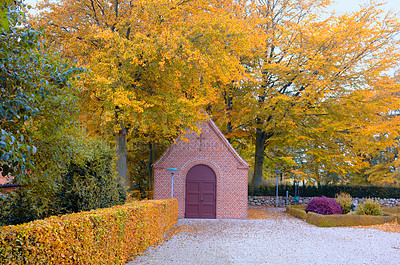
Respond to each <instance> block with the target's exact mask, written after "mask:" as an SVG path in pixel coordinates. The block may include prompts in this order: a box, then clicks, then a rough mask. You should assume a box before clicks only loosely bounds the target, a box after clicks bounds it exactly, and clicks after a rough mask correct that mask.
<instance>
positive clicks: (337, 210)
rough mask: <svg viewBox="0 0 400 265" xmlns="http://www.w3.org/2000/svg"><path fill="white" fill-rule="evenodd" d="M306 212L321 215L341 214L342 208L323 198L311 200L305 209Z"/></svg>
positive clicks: (329, 199)
mask: <svg viewBox="0 0 400 265" xmlns="http://www.w3.org/2000/svg"><path fill="white" fill-rule="evenodd" d="M306 212H314V213H318V214H323V215H330V214H342V207H341V206H340V204H339V203H337V202H336V201H335V200H334V199H332V198H327V197H325V196H322V197H318V198H313V199H312V200H311V201H310V202H309V203H308V205H307V207H306Z"/></svg>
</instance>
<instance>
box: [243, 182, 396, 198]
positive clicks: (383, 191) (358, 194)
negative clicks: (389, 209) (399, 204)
mask: <svg viewBox="0 0 400 265" xmlns="http://www.w3.org/2000/svg"><path fill="white" fill-rule="evenodd" d="M278 189H279V196H286V191H289V195H291V196H294V186H293V185H279V187H278ZM299 191H300V196H301V197H321V196H326V197H330V198H335V195H336V194H339V193H341V192H345V193H348V194H350V195H351V196H352V197H355V198H368V197H377V198H382V199H384V198H400V187H382V186H351V185H320V186H319V187H317V186H300V187H299ZM275 194H276V186H268V185H263V186H261V187H260V188H259V189H256V190H254V189H252V188H251V187H249V196H275Z"/></svg>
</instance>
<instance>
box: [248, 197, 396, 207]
mask: <svg viewBox="0 0 400 265" xmlns="http://www.w3.org/2000/svg"><path fill="white" fill-rule="evenodd" d="M312 198H314V197H300V198H299V201H298V202H295V198H294V197H292V196H289V197H288V198H286V197H282V196H279V197H278V206H279V207H285V206H287V205H294V204H308V203H309V202H310V201H311V199H312ZM355 199H357V200H358V203H359V204H360V203H363V202H364V200H365V198H353V200H355ZM372 199H373V200H374V201H378V202H380V204H381V205H382V206H389V207H394V206H400V199H380V198H372ZM275 203H276V197H275V196H249V205H263V206H275Z"/></svg>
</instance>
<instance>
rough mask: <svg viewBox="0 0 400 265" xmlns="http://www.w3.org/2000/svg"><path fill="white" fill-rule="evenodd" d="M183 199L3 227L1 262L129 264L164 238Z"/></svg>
mask: <svg viewBox="0 0 400 265" xmlns="http://www.w3.org/2000/svg"><path fill="white" fill-rule="evenodd" d="M177 220H178V201H177V200H176V199H168V200H163V201H146V202H136V203H130V204H125V205H121V206H114V207H112V208H105V209H97V210H92V211H89V212H80V213H73V214H67V215H62V216H53V217H50V218H46V219H45V220H36V221H34V222H30V223H26V224H22V225H18V226H6V227H1V228H0V242H1V244H0V264H4V265H6V264H125V263H126V262H127V261H131V260H133V259H134V258H135V256H137V255H140V254H142V253H143V252H144V251H145V250H146V248H147V247H149V246H151V245H154V244H157V243H160V242H162V240H163V236H164V234H165V233H166V232H168V231H169V230H170V229H171V228H172V227H173V226H174V225H175V224H176V221H177Z"/></svg>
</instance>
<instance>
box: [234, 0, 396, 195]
mask: <svg viewBox="0 0 400 265" xmlns="http://www.w3.org/2000/svg"><path fill="white" fill-rule="evenodd" d="M329 3H330V1H324V0H320V1H314V0H312V1H311V0H301V1H297V0H296V1H294V0H260V1H255V4H256V5H257V6H258V12H259V13H258V14H259V15H260V16H261V17H262V18H264V20H263V23H262V24H260V25H259V28H260V30H262V31H263V33H264V34H265V37H266V39H267V42H266V45H265V46H264V47H263V48H262V49H261V50H259V53H258V54H255V56H254V57H253V62H257V63H258V65H259V67H258V69H261V78H260V82H259V83H258V84H254V83H253V84H249V85H245V84H243V85H242V86H241V90H242V95H241V96H240V98H237V99H234V102H235V103H236V104H239V106H243V107H237V108H236V110H237V111H238V112H239V113H238V114H235V115H236V117H238V120H237V121H235V123H236V125H235V126H236V128H240V129H241V130H244V131H247V132H248V131H252V130H254V132H255V159H254V160H255V166H254V176H253V179H252V187H253V188H257V187H259V185H260V183H261V179H262V174H263V169H264V165H265V164H264V161H266V162H267V163H268V165H269V166H270V167H272V168H274V169H275V168H277V167H278V166H279V165H284V164H286V166H290V167H291V168H293V166H294V170H291V171H292V172H293V173H296V174H300V175H305V174H307V175H308V177H310V178H313V179H314V181H316V182H318V181H320V177H321V174H322V173H324V174H325V173H326V172H332V173H337V174H341V175H342V177H345V176H346V172H349V171H350V172H353V171H358V170H360V168H362V167H363V166H364V165H365V159H366V157H368V156H369V155H370V154H371V153H373V152H376V150H377V149H378V150H384V149H385V148H387V147H389V146H393V145H395V144H396V143H397V142H396V139H398V133H399V130H398V128H399V119H398V117H396V116H391V115H388V113H389V112H390V111H391V110H392V109H393V108H396V107H395V106H398V105H399V93H398V92H399V86H398V85H397V84H395V83H394V82H393V79H391V78H390V77H389V74H388V71H390V69H394V68H395V67H396V66H398V59H399V47H400V46H399V42H398V38H397V37H398V34H399V29H400V24H399V21H398V19H397V18H396V16H395V14H393V13H391V12H388V13H383V11H382V10H380V4H379V3H376V2H370V3H369V4H366V5H365V6H363V7H362V8H361V9H360V10H359V11H357V12H353V13H348V14H344V15H334V14H333V15H331V16H326V17H328V18H323V17H322V16H320V14H323V10H324V8H325V7H326V6H327V5H328V4H329ZM254 69H255V68H254ZM244 92H245V93H244ZM230 115H232V114H230ZM235 126H234V127H235ZM295 158H296V159H297V160H299V159H300V160H302V161H303V162H304V164H303V165H302V164H297V163H295V162H296V161H295ZM296 165H297V166H296Z"/></svg>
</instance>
